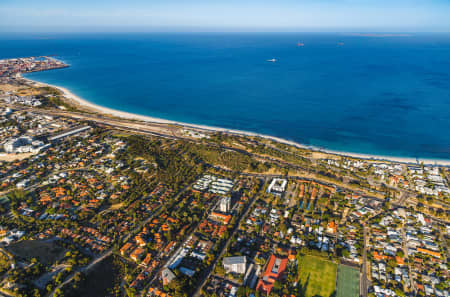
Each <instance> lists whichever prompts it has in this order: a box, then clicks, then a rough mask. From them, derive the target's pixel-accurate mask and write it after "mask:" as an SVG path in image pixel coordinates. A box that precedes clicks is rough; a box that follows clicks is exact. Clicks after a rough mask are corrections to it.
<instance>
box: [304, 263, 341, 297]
mask: <svg viewBox="0 0 450 297" xmlns="http://www.w3.org/2000/svg"><path fill="white" fill-rule="evenodd" d="M298 269H299V276H300V282H299V286H301V290H302V291H303V296H305V297H313V296H314V297H316V296H317V297H318V296H321V297H330V296H334V293H335V290H336V273H337V265H336V264H334V263H333V262H330V261H327V260H324V259H321V258H318V257H314V256H302V257H300V262H299V265H298Z"/></svg>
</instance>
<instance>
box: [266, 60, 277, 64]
mask: <svg viewBox="0 0 450 297" xmlns="http://www.w3.org/2000/svg"><path fill="white" fill-rule="evenodd" d="M276 61H277V59H270V60H267V62H272V63H275V62H276Z"/></svg>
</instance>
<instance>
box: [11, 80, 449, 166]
mask: <svg viewBox="0 0 450 297" xmlns="http://www.w3.org/2000/svg"><path fill="white" fill-rule="evenodd" d="M19 77H20V78H22V79H24V80H26V81H28V82H30V83H32V84H37V85H41V86H48V87H52V88H55V89H58V90H59V91H61V92H62V93H63V96H64V97H65V98H66V99H67V100H69V101H71V103H72V104H73V103H74V104H75V105H79V106H81V107H82V108H83V109H85V110H88V111H90V112H94V113H99V114H103V115H109V116H113V117H116V118H122V119H127V120H139V121H142V122H147V123H152V124H166V125H177V126H181V127H184V128H192V129H198V130H201V131H205V132H210V133H211V132H223V133H228V134H234V135H242V136H253V137H261V138H265V139H268V140H272V141H276V142H279V143H283V144H287V145H292V146H295V147H297V148H301V149H307V150H310V151H311V152H318V153H325V154H330V155H336V156H343V157H350V158H358V159H364V160H367V161H389V162H398V163H406V164H418V162H419V163H420V162H423V163H424V164H427V165H438V166H450V160H445V159H429V158H417V159H416V158H412V157H397V156H383V155H374V154H364V153H354V152H344V151H336V150H331V149H321V148H317V147H314V146H310V145H304V144H301V143H297V142H295V141H291V140H287V139H283V138H279V137H276V136H271V135H265V134H260V133H255V132H249V131H242V130H235V129H226V128H221V127H214V126H206V125H199V124H190V123H184V122H179V121H172V120H167V119H161V118H156V117H151V116H145V115H139V114H134V113H130V112H126V111H120V110H116V109H112V108H109V107H104V106H100V105H97V104H95V103H92V102H89V101H87V100H85V99H83V98H81V97H79V96H77V95H75V94H73V93H72V92H71V91H69V90H68V89H67V88H64V87H61V86H56V85H51V84H47V83H43V82H39V81H35V80H31V79H29V78H26V77H24V76H22V75H19Z"/></svg>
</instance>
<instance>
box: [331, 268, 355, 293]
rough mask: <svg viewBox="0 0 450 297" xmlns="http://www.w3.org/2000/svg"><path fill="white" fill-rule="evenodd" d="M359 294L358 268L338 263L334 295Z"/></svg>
mask: <svg viewBox="0 0 450 297" xmlns="http://www.w3.org/2000/svg"><path fill="white" fill-rule="evenodd" d="M358 296H359V270H358V269H355V268H353V267H350V266H346V265H342V264H341V265H339V268H338V278H337V295H336V297H358Z"/></svg>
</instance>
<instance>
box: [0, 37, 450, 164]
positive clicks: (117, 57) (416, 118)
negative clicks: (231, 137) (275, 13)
mask: <svg viewBox="0 0 450 297" xmlns="http://www.w3.org/2000/svg"><path fill="white" fill-rule="evenodd" d="M297 42H303V43H304V44H305V46H303V47H297ZM339 42H343V43H344V45H338V43H339ZM50 54H57V55H58V56H59V58H60V59H62V60H64V61H66V62H68V63H70V64H71V67H70V68H67V69H62V70H55V71H48V72H41V73H34V74H30V75H27V77H29V78H31V79H35V80H39V81H43V82H46V83H50V84H56V85H61V86H64V87H67V88H68V89H70V90H71V91H73V92H74V93H75V94H77V95H79V96H80V97H83V98H85V99H87V100H89V101H91V102H94V103H96V104H99V105H103V106H107V107H111V108H115V109H119V110H123V111H128V112H134V113H139V114H143V115H150V116H155V117H160V118H166V119H170V120H177V121H183V122H188V123H195V124H204V125H211V126H219V127H225V128H232V129H240V130H247V131H252V132H259V133H264V134H269V135H274V136H278V137H282V138H285V139H289V140H294V141H297V142H300V143H303V144H309V145H314V146H319V147H324V148H327V149H333V150H340V151H349V152H358V153H369V154H378V155H390V156H408V157H420V158H442V159H450V35H449V34H428V35H427V34H418V35H414V36H410V37H364V36H350V35H344V34H306V33H301V34H300V33H295V34H294V33H290V34H281V33H278V34H277V33H271V34H263V33H245V34H244V33H242V34H237V33H234V34H231V33H230V34H212V33H211V34H209V33H208V34H206V33H202V34H200V33H196V34H193V33H192V34H190V33H189V34H188V33H183V34H181V33H180V34H162V33H153V34H101V35H99V34H83V35H82V34H69V35H57V34H38V35H36V34H35V35H31V34H22V35H12V34H9V35H1V36H0V58H10V57H18V56H32V55H50ZM272 58H276V59H278V61H277V62H276V63H270V62H267V61H266V60H268V59H272Z"/></svg>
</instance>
